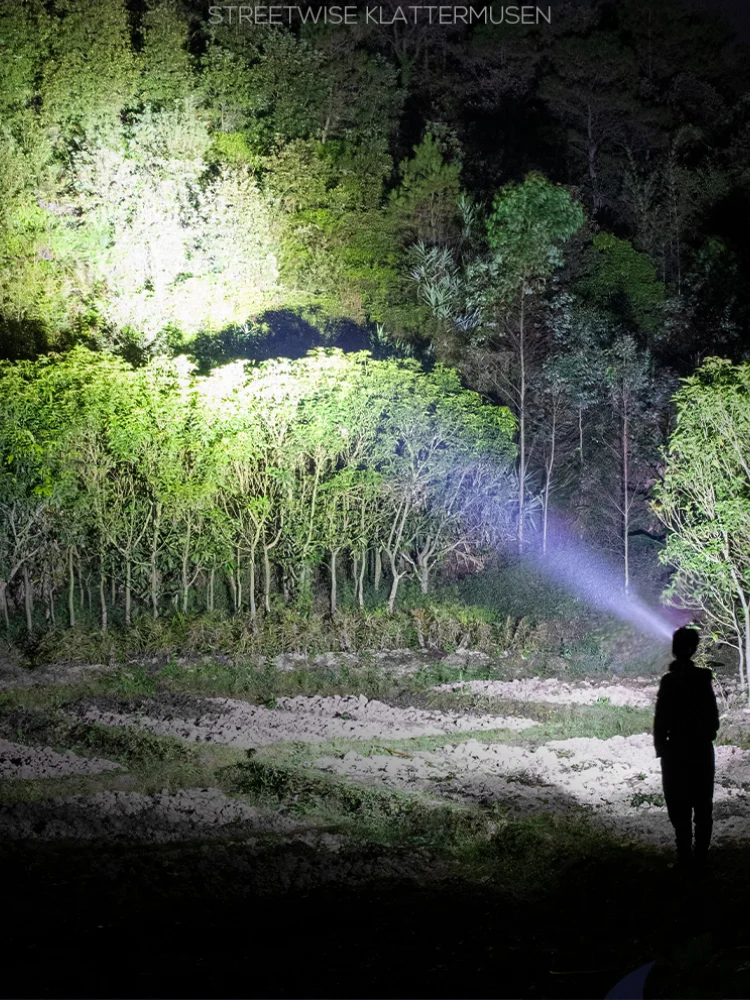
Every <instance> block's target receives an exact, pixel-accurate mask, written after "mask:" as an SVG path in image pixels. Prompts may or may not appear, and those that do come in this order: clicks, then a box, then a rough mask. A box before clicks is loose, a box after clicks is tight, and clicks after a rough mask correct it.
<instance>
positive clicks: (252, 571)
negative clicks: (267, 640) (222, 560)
mask: <svg viewBox="0 0 750 1000" xmlns="http://www.w3.org/2000/svg"><path fill="white" fill-rule="evenodd" d="M248 591H249V593H250V619H251V620H252V623H253V632H257V631H258V625H257V622H256V618H257V614H258V611H257V608H256V607H255V546H253V548H252V550H251V551H250V580H249V582H248Z"/></svg>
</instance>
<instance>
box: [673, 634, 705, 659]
mask: <svg viewBox="0 0 750 1000" xmlns="http://www.w3.org/2000/svg"><path fill="white" fill-rule="evenodd" d="M699 642H700V636H699V635H698V630H697V629H694V628H678V629H677V631H676V632H675V633H674V635H673V636H672V655H673V656H674V657H675V659H677V660H689V659H690V658H691V657H692V655H693V653H694V652H695V651H696V649H697V648H698V643H699Z"/></svg>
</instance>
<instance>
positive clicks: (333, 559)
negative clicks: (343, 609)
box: [331, 549, 339, 615]
mask: <svg viewBox="0 0 750 1000" xmlns="http://www.w3.org/2000/svg"><path fill="white" fill-rule="evenodd" d="M338 554H339V553H338V549H331V614H332V615H335V614H336V559H337V558H338Z"/></svg>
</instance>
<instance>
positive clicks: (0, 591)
mask: <svg viewBox="0 0 750 1000" xmlns="http://www.w3.org/2000/svg"><path fill="white" fill-rule="evenodd" d="M7 590H8V581H7V580H0V608H2V611H3V621H4V622H5V628H6V629H9V628H10V619H9V618H8V597H7Z"/></svg>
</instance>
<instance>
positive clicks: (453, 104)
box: [0, 0, 750, 593]
mask: <svg viewBox="0 0 750 1000" xmlns="http://www.w3.org/2000/svg"><path fill="white" fill-rule="evenodd" d="M383 6H384V8H385V7H388V4H384V5H383ZM392 6H393V7H394V9H395V7H396V6H397V5H395V4H393V5H392ZM212 20H213V21H216V20H217V19H216V18H215V17H214V18H211V17H209V10H208V6H207V5H204V4H202V3H201V4H198V3H192V2H185V3H182V2H179V0H155V2H150V3H132V4H127V3H125V2H123V0H60V2H56V3H54V4H52V3H44V2H42V0H4V2H3V3H2V4H1V5H0V56H1V58H0V184H1V185H2V192H3V195H2V200H1V201H0V350H1V352H2V356H4V357H5V358H7V359H9V360H11V361H14V360H22V359H33V358H35V357H37V356H38V355H44V354H48V353H50V352H60V351H62V352H65V351H68V350H69V349H70V348H71V347H73V346H74V345H85V346H87V347H88V348H90V349H92V350H93V351H97V352H101V351H104V352H107V353H108V352H114V353H115V354H119V355H122V356H123V357H124V358H125V359H127V360H128V361H130V362H132V363H134V364H135V365H136V366H145V367H146V368H147V369H148V370H151V369H150V368H148V365H147V362H153V359H158V358H160V357H164V356H165V355H166V356H169V355H172V356H176V355H183V354H184V355H187V356H188V357H190V358H192V359H193V360H194V361H195V362H196V363H197V364H198V371H199V372H200V373H202V374H204V375H205V374H207V373H208V372H209V371H210V369H211V368H212V367H214V366H216V365H218V364H220V363H222V362H225V361H228V360H232V359H233V358H250V359H253V358H254V359H262V358H271V357H275V356H280V355H288V356H291V357H298V358H301V357H303V356H304V354H305V352H306V351H307V349H308V348H310V347H315V346H319V345H338V346H342V347H344V348H345V349H352V348H357V349H361V348H366V349H368V350H370V351H371V352H372V354H373V356H374V357H375V358H380V359H383V358H388V357H391V358H392V357H394V356H400V357H404V356H412V357H413V358H414V359H416V360H418V361H419V363H420V364H421V365H422V366H423V367H424V368H425V369H427V370H429V369H431V368H432V366H434V365H435V364H436V363H439V364H440V365H443V366H448V367H449V368H452V369H454V370H455V371H456V372H457V373H458V376H459V377H460V379H461V381H462V383H463V385H464V386H465V387H467V388H469V389H473V390H476V391H477V392H479V393H481V394H482V396H483V397H484V399H485V400H487V401H488V402H490V403H492V404H495V405H498V404H499V405H501V406H507V407H509V408H510V410H511V411H512V412H513V414H514V416H515V418H516V423H515V427H516V431H515V445H516V452H517V459H516V468H515V471H514V473H513V482H514V486H513V489H515V491H516V493H515V497H516V499H515V523H514V528H513V532H514V535H515V541H516V545H517V546H518V548H520V549H521V550H522V549H523V548H524V546H525V545H528V544H535V545H536V544H538V545H540V546H542V547H544V545H545V543H546V532H547V523H548V515H549V512H550V510H551V509H552V508H553V507H554V508H555V509H556V511H557V513H558V516H559V517H562V518H563V519H565V521H566V522H567V524H568V526H569V527H570V528H572V529H573V530H574V531H575V532H577V533H578V534H579V535H580V536H581V537H586V538H588V539H589V540H594V541H595V542H596V544H597V545H598V546H600V547H602V548H604V549H606V550H608V551H610V552H611V553H615V554H616V556H617V558H618V559H619V560H620V562H621V565H622V566H623V581H624V584H625V586H626V587H627V586H628V585H629V584H630V577H631V574H632V564H633V563H634V562H635V563H636V564H637V563H638V560H639V559H641V558H642V563H643V565H647V564H651V563H653V559H652V558H651V556H652V554H653V551H654V549H653V547H654V544H655V543H654V541H653V539H656V540H657V543H658V540H659V539H660V538H661V537H663V528H662V527H661V525H660V523H659V522H658V521H656V520H655V518H654V515H653V513H652V512H651V510H650V508H649V504H648V500H649V496H650V491H651V489H652V487H653V485H654V483H655V482H658V481H659V480H660V478H661V477H662V475H663V462H662V458H661V454H662V451H661V449H662V448H663V446H664V444H665V442H666V441H667V439H668V436H669V433H670V431H671V428H672V422H673V406H672V404H671V397H672V395H673V392H674V389H675V388H676V385H677V378H678V377H680V376H684V375H686V374H690V373H691V372H692V371H693V370H694V369H695V367H696V366H697V365H698V363H699V362H700V361H702V360H703V359H704V358H705V357H706V356H709V355H714V354H720V355H724V356H726V357H729V358H732V359H734V360H742V359H743V358H744V357H745V351H746V348H745V344H746V342H747V332H748V330H747V328H748V321H749V318H750V312H749V311H748V292H747V290H748V287H750V284H749V283H748V280H747V279H748V277H750V275H749V274H748V268H749V267H750V253H749V252H748V251H749V250H750V244H749V243H748V227H747V225H746V220H747V217H748V212H747V209H748V193H749V190H750V174H749V173H748V167H747V164H748V148H749V144H750V117H749V115H748V108H749V107H750V105H749V104H748V90H749V88H748V70H747V60H746V58H745V54H744V53H743V51H742V50H741V49H740V48H739V47H738V46H737V45H736V44H735V43H734V41H733V39H732V37H731V34H730V33H729V31H728V30H727V29H726V27H725V26H723V25H722V24H721V23H720V22H719V21H717V20H714V19H712V18H710V17H708V16H707V15H703V14H697V13H692V12H690V11H689V10H688V9H686V8H685V7H683V5H682V4H680V3H678V2H677V0H664V2H663V3H660V4H658V5H654V4H653V3H651V0H618V2H617V3H608V2H602V0H580V2H570V3H557V4H553V18H552V24H551V25H545V24H540V25H533V26H525V27H521V26H511V25H504V26H494V25H484V24H478V25H474V26H473V27H471V28H467V27H464V26H461V25H458V26H456V27H448V26H445V25H430V24H428V23H424V22H422V23H420V24H417V25H406V26H405V25H401V24H399V23H394V24H393V25H390V26H388V25H385V24H383V25H373V24H369V25H368V24H367V23H365V21H364V19H360V20H359V21H358V23H357V24H356V25H349V26H346V27H340V28H337V27H332V26H330V25H329V26H325V25H322V24H317V25H313V24H310V23H307V24H305V25H302V24H300V23H299V21H296V22H294V23H293V24H292V25H291V26H290V27H283V26H282V27H270V26H263V25H258V26H250V25H246V24H243V25H242V26H241V27H238V26H237V25H236V24H230V23H229V20H228V17H224V18H223V19H222V21H221V22H220V23H211V21H212ZM153 363H156V362H153ZM438 370H443V369H438ZM10 371H11V370H10V369H8V370H7V375H8V378H10V377H11V375H10ZM22 371H24V369H23V366H21V367H20V368H19V369H18V373H20V372H22ZM12 377H13V378H21V377H25V376H22V375H21V374H17V375H14V376H12ZM42 381H43V380H42ZM6 384H7V382H6ZM13 419H14V420H15V419H19V420H20V423H18V427H25V426H26V425H25V424H24V422H23V420H24V419H25V418H23V419H21V418H18V415H16V417H14V418H13ZM8 440H9V438H7V435H6V443H7V441H8ZM8 448H9V449H10V451H9V452H8V454H13V450H12V448H11V445H10V444H8ZM16 453H17V452H16ZM4 461H5V462H6V465H8V468H11V469H12V461H11V462H10V464H8V457H7V455H6V456H5V457H4ZM345 464H346V463H344V465H345ZM339 471H340V470H339ZM360 471H361V470H360ZM257 496H258V497H261V496H262V494H261V493H258V494H257ZM7 499H8V498H7V497H6V500H7ZM7 523H8V522H7V521H6V527H7ZM145 530H146V529H144V531H145ZM9 531H10V529H8V532H9ZM8 532H6V534H7V544H6V543H5V542H4V543H3V544H4V546H5V549H6V550H8V547H9V546H10V545H11V540H10V539H11V535H10V534H9V533H8ZM532 536H533V537H532ZM144 537H145V536H144ZM404 552H406V554H407V555H409V557H410V558H416V556H415V551H412V550H408V549H406V548H405V549H404ZM66 558H67V557H66ZM399 558H400V559H401V560H402V564H403V559H404V558H405V556H404V555H401V556H399ZM302 562H304V560H302ZM61 565H62V564H61ZM18 572H20V573H22V570H18ZM35 572H37V570H35ZM97 572H98V571H97ZM160 572H161V571H160ZM203 572H204V571H203V569H202V570H201V573H203ZM373 572H374V569H373ZM9 574H10V565H9V564H8V565H6V566H5V567H4V569H3V574H2V578H3V579H4V580H5V581H8V579H9ZM42 576H43V574H42V571H41V570H39V571H38V573H37V577H36V578H35V579H36V586H38V587H40V588H42V587H43V584H42ZM200 578H201V579H203V577H202V576H201V577H200ZM280 585H281V584H280ZM27 589H30V588H27ZM40 593H41V590H40Z"/></svg>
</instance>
